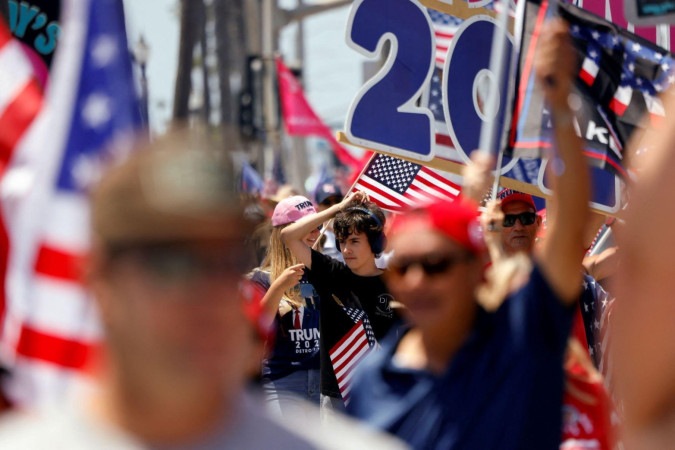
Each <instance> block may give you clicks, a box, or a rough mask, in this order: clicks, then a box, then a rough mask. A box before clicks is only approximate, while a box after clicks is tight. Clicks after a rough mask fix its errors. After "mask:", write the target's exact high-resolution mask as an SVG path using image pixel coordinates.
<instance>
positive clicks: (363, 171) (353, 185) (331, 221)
mask: <svg viewBox="0 0 675 450" xmlns="http://www.w3.org/2000/svg"><path fill="white" fill-rule="evenodd" d="M372 153H373V154H372V155H370V158H368V162H366V163H365V164H364V165H363V167H362V168H361V172H359V174H358V176H357V177H356V178H354V182H353V183H352V185H351V187H350V188H349V189H348V190H347V195H349V193H350V192H351V191H352V189H354V187H355V186H356V183H358V181H359V179H360V178H361V175H363V174H364V173H365V172H366V169H367V168H368V166H369V165H370V163H371V162H372V161H373V158H375V155H377V153H376V152H372ZM332 224H333V219H330V220H329V221H328V225H327V226H325V227H323V229H322V230H321V233H320V234H319V237H318V238H316V242H314V245H312V248H313V249H314V250H316V249H317V248H318V247H319V242H321V238H322V237H323V235H324V234H326V231H327V230H328V228H330V226H331V225H332Z"/></svg>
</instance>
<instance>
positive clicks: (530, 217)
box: [502, 212, 537, 228]
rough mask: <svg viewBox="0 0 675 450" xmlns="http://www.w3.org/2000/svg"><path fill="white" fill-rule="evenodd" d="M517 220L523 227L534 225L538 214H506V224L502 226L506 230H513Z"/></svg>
mask: <svg viewBox="0 0 675 450" xmlns="http://www.w3.org/2000/svg"><path fill="white" fill-rule="evenodd" d="M516 220H519V221H520V223H521V224H522V225H523V226H528V225H532V224H533V223H534V222H535V221H536V220H537V214H535V213H533V212H522V213H520V214H506V215H504V223H503V224H502V225H503V226H504V227H505V228H511V227H512V226H514V225H515V224H516Z"/></svg>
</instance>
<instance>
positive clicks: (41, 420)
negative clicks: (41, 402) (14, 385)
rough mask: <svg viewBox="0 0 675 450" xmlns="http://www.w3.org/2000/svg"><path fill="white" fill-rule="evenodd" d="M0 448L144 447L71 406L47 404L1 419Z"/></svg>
mask: <svg viewBox="0 0 675 450" xmlns="http://www.w3.org/2000/svg"><path fill="white" fill-rule="evenodd" d="M0 448H2V449H42V448H64V449H65V448H67V449H69V450H89V449H92V448H96V449H102V450H113V449H120V450H141V449H142V448H143V447H142V446H141V445H140V444H139V443H138V442H136V441H135V440H133V439H131V438H130V437H128V436H125V435H123V434H122V433H119V432H116V431H115V430H113V429H112V428H107V427H105V426H98V425H97V424H94V423H93V421H90V420H85V419H83V418H82V417H81V414H80V413H78V412H75V411H73V410H72V409H71V408H65V409H57V408H56V407H50V408H46V409H43V410H38V411H31V412H23V411H19V412H10V413H7V414H6V415H4V416H3V417H2V419H1V420H0Z"/></svg>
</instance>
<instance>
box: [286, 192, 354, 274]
mask: <svg viewBox="0 0 675 450" xmlns="http://www.w3.org/2000/svg"><path fill="white" fill-rule="evenodd" d="M366 199H367V196H366V194H365V193H363V192H355V193H353V194H350V195H348V196H346V197H345V198H344V199H343V200H342V201H341V202H340V203H338V204H337V205H333V206H331V207H330V208H328V209H325V210H323V211H321V212H318V213H316V214H311V215H309V216H306V217H303V218H302V219H300V220H298V221H297V222H295V223H292V224H290V225H289V226H287V227H286V228H284V229H283V230H282V231H281V240H282V241H283V242H284V244H285V245H286V247H288V249H289V250H290V251H291V253H293V256H295V257H296V258H297V260H298V261H299V262H301V263H303V264H304V265H305V267H307V268H308V269H311V268H312V249H311V248H310V247H309V246H307V244H305V242H304V241H303V238H304V237H305V236H306V235H307V233H309V232H310V231H312V230H313V229H314V228H317V227H318V226H320V225H322V224H323V223H324V222H326V221H328V220H330V219H332V218H333V217H335V215H336V214H337V213H339V212H340V211H342V210H343V209H345V208H346V207H347V206H349V205H352V204H356V203H362V202H363V201H365V200H366Z"/></svg>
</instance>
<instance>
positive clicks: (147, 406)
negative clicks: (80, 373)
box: [90, 369, 233, 446]
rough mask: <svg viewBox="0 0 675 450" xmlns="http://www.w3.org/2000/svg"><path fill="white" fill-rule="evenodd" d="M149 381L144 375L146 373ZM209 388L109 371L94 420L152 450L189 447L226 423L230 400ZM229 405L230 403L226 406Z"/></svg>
mask: <svg viewBox="0 0 675 450" xmlns="http://www.w3.org/2000/svg"><path fill="white" fill-rule="evenodd" d="M146 374H147V375H151V374H148V373H147V372H146ZM222 391H223V389H222V388H220V387H219V386H216V385H211V384H209V383H203V382H199V381H193V380H186V379H185V377H182V378H181V379H180V380H178V379H173V380H170V379H169V377H166V376H155V375H152V376H146V377H144V376H143V374H139V372H138V371H133V372H121V371H119V370H117V371H116V370H114V369H113V370H110V371H109V372H108V373H107V375H104V376H103V377H102V378H101V389H100V390H99V391H98V392H97V393H96V394H95V395H94V397H93V398H92V401H91V402H90V407H91V409H92V412H93V413H94V415H95V417H98V418H100V419H101V420H102V421H103V422H104V423H110V424H113V425H114V426H116V427H118V428H120V429H122V430H124V431H125V432H127V433H129V434H130V435H132V436H134V437H135V438H136V439H139V440H140V441H142V442H144V443H147V444H150V445H159V446H162V445H167V444H180V443H189V442H191V441H194V440H197V439H199V438H200V437H203V436H204V435H208V434H210V433H211V432H213V431H214V430H215V429H217V427H218V426H219V424H222V423H224V422H227V421H228V420H229V419H230V413H231V411H230V410H229V407H228V405H231V404H232V401H233V399H232V398H228V396H227V395H226V393H224V392H223V393H222V395H218V394H219V393H221V392H222ZM228 400H229V401H228Z"/></svg>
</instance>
